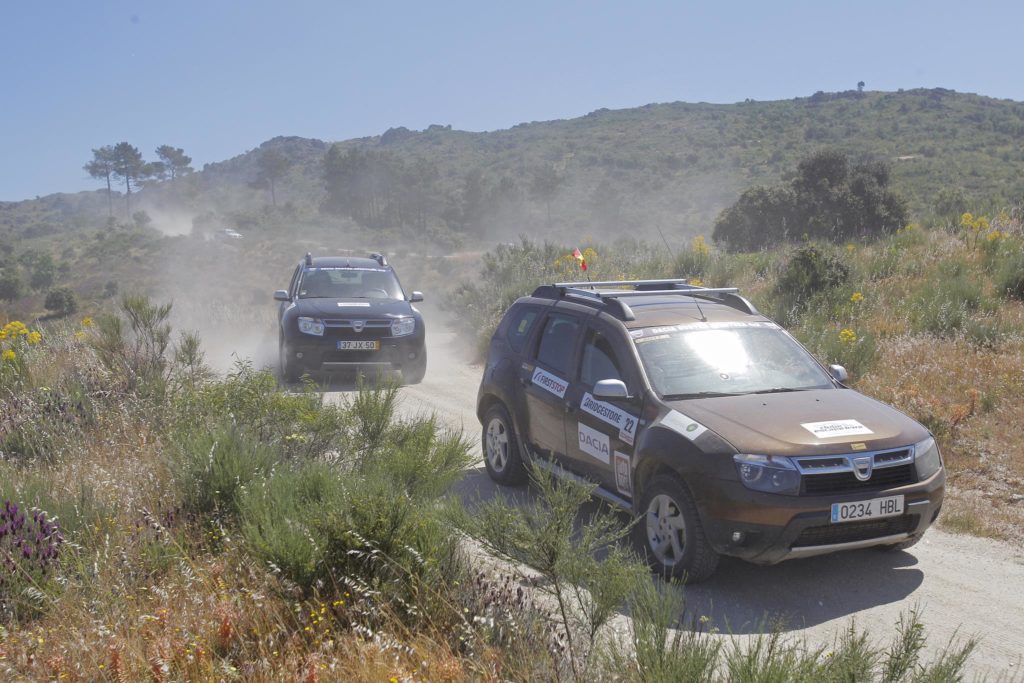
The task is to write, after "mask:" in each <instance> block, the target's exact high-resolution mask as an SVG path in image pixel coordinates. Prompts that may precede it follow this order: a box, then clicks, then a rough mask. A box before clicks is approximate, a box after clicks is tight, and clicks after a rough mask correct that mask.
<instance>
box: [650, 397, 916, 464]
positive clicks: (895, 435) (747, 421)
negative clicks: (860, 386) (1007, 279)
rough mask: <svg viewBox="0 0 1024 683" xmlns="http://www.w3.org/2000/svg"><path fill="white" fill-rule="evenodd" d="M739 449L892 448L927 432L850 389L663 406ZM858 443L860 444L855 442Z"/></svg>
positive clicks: (835, 450)
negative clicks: (677, 412) (681, 414)
mask: <svg viewBox="0 0 1024 683" xmlns="http://www.w3.org/2000/svg"><path fill="white" fill-rule="evenodd" d="M668 405H669V406H671V407H672V408H673V409H675V410H677V411H679V412H681V413H683V414H684V415H686V416H687V417H690V418H692V419H693V420H696V421H697V422H699V423H701V424H702V425H704V426H705V427H707V428H708V429H710V430H712V431H714V432H716V433H717V434H718V435H719V436H721V437H722V438H723V439H725V440H726V441H728V442H729V443H730V444H731V445H732V446H733V447H734V448H736V450H737V451H738V452H740V453H756V454H766V455H813V454H831V453H849V452H851V451H856V450H879V449H885V448H897V447H900V446H906V445H909V444H912V443H916V442H918V441H920V440H921V439H924V438H925V437H927V436H928V431H927V430H926V429H925V428H924V427H922V426H921V425H920V424H919V423H917V422H916V421H914V420H912V419H911V418H909V417H907V416H906V415H904V414H903V413H901V412H900V411H898V410H896V409H895V408H892V407H890V406H887V405H885V404H884V403H880V402H878V401H875V400H874V399H871V398H868V397H867V396H865V395H863V394H860V393H858V392H856V391H853V390H852V389H820V390H812V391H793V392H785V393H777V394H747V395H744V396H723V397H718V398H702V399H688V400H685V401H672V402H670V403H669V404H668ZM861 444H863V445H861Z"/></svg>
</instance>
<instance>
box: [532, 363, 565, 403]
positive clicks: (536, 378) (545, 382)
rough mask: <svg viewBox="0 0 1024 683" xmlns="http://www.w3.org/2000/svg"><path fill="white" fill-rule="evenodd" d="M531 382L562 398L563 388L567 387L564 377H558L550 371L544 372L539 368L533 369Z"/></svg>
mask: <svg viewBox="0 0 1024 683" xmlns="http://www.w3.org/2000/svg"><path fill="white" fill-rule="evenodd" d="M533 383H534V384H536V385H537V386H539V387H540V388H541V389H544V390H546V391H550V392H551V393H552V394H554V395H555V396H557V397H558V398H563V397H564V396H565V390H566V389H568V388H569V384H568V382H566V381H565V380H564V379H559V378H558V377H555V376H554V375H552V374H551V373H550V372H545V371H544V370H541V369H540V368H537V369H536V370H534V371H533Z"/></svg>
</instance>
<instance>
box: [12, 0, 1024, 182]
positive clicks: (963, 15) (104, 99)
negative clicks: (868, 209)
mask: <svg viewBox="0 0 1024 683" xmlns="http://www.w3.org/2000/svg"><path fill="white" fill-rule="evenodd" d="M1022 25H1024V3H1021V2H1019V0H1018V1H1009V0H1008V1H1005V2H991V3H989V2H970V3H969V2H963V1H962V0H958V1H955V2H954V1H948V0H931V1H924V0H913V1H906V2H901V1H900V0H886V1H875V0H858V1H857V2H832V1H829V0H815V1H807V2H789V1H782V0H778V1H776V2H763V1H749V2H726V1H720V2H703V3H688V2H673V3H668V2H639V1H638V2H614V3H611V2H528V1H517V2H481V1H480V0H476V1H475V2H443V1H438V0H435V1H434V2H423V1H422V0H421V1H419V2H408V3H406V2H400V3H399V2H380V1H378V2H340V1H339V2H327V1H323V2H304V1H301V0H295V1H292V2H288V3H284V2H280V3H272V2H259V1H251V2H237V3H232V2H226V1H215V0H203V1H196V2H194V1H191V0H175V1H174V2H155V1H154V2H138V1H134V2H133V1H128V0H126V1H124V2H74V1H72V0H66V1H64V2H59V1H55V2H20V3H14V2H9V3H4V4H3V5H2V7H0V84H2V87H0V160H2V164H0V200H6V201H10V200H17V199H24V198H29V197H33V196H36V195H44V194H48V193H51V192H57V191H77V190H82V189H92V188H96V187H98V184H97V183H96V182H95V181H93V180H91V179H90V178H88V177H87V176H86V174H85V173H84V172H83V171H82V170H81V167H82V165H83V164H84V163H85V162H86V161H87V160H88V159H89V158H90V156H91V152H90V150H91V149H92V148H93V147H98V146H101V145H104V144H113V143H116V142H119V141H121V140H128V141H129V142H131V143H132V144H135V145H137V146H138V147H139V148H140V149H141V150H142V152H143V154H144V155H146V156H147V158H151V157H153V156H154V154H153V150H154V149H155V148H156V147H157V146H158V145H161V144H165V143H166V144H172V145H174V146H178V147H183V148H184V149H185V151H186V152H187V153H188V154H190V155H191V156H192V157H193V159H194V160H195V165H196V166H197V168H199V167H201V166H202V164H203V163H206V162H212V161H220V160H223V159H226V158H229V157H231V156H234V155H236V154H240V153H242V152H244V151H246V150H248V149H252V148H253V147H256V146H258V145H259V144H260V143H261V142H263V141H264V140H267V139H269V138H271V137H274V136H276V135H301V136H306V137H317V138H321V139H325V140H342V139H347V138H351V137H360V136H365V135H375V134H379V133H381V132H383V131H384V130H386V129H387V128H389V127H392V126H407V127H409V128H416V129H420V128H424V127H426V126H427V125H430V124H432V123H439V124H451V125H452V126H453V127H454V128H461V129H466V130H494V129H498V128H506V127H508V126H511V125H514V124H516V123H519V122H522V121H542V120H547V119H553V118H568V117H574V116H579V115H582V114H585V113H587V112H589V111H593V110H594V109H599V108H601V107H608V108H613V109H614V108H621V107H631V106H637V105H642V104H646V103H649V102H669V101H678V100H681V101H690V102H697V101H702V102H736V101H740V100H743V99H745V98H747V97H751V98H754V99H757V100H769V99H784V98H790V97H796V96H806V95H810V94H811V93H813V92H815V91H816V90H845V89H849V88H853V87H855V86H856V83H857V81H860V80H863V81H865V82H866V83H867V88H868V89H869V90H896V89H898V88H914V87H936V86H939V87H945V88H952V89H955V90H958V91H963V92H976V93H979V94H984V95H990V96H993V97H1001V98H1012V99H1016V100H1024V74H1022V72H1021V65H1022V63H1024V60H1022V58H1021V56H1020V51H1019V40H1020V39H1019V33H1018V32H1019V30H1020V27H1021V26H1022Z"/></svg>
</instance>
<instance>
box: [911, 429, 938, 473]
mask: <svg viewBox="0 0 1024 683" xmlns="http://www.w3.org/2000/svg"><path fill="white" fill-rule="evenodd" d="M914 462H915V463H916V464H917V478H918V479H927V478H928V477H930V476H932V475H933V474H935V473H936V472H938V471H939V468H941V467H942V456H941V455H939V445H938V444H937V443H935V439H933V438H932V437H930V436H929V437H928V438H927V439H925V440H924V441H921V442H919V443H916V444H914Z"/></svg>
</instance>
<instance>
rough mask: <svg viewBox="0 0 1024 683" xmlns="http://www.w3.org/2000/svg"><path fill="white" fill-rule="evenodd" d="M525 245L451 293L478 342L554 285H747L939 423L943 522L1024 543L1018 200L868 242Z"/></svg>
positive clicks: (806, 339) (758, 298)
mask: <svg viewBox="0 0 1024 683" xmlns="http://www.w3.org/2000/svg"><path fill="white" fill-rule="evenodd" d="M575 246H576V245H571V244H570V245H563V244H556V243H550V242H547V243H537V242H533V241H530V240H523V241H521V242H520V243H518V244H515V245H504V246H500V247H498V248H497V249H495V250H494V251H492V252H490V253H488V254H487V255H485V256H484V257H483V265H482V267H481V269H480V272H479V274H478V276H477V277H475V278H473V279H472V280H468V281H466V282H464V283H463V284H461V285H460V286H459V287H458V288H457V289H456V291H455V294H454V295H453V297H452V299H451V303H450V308H451V310H452V311H458V312H459V317H458V320H459V321H460V322H461V323H462V324H463V331H464V332H465V334H466V335H475V337H476V339H477V348H478V352H479V353H481V354H482V353H483V351H484V349H485V348H486V344H487V343H488V340H489V339H490V336H491V334H492V333H493V330H494V328H495V326H496V324H497V322H498V320H499V319H500V316H501V314H502V312H504V310H505V309H506V308H507V307H508V305H509V304H510V303H511V302H512V301H514V300H515V299H516V298H517V297H519V296H523V295H525V294H528V293H529V292H531V291H532V290H533V289H534V287H536V286H537V285H539V284H543V283H551V282H556V281H580V282H586V280H587V278H588V276H589V278H590V279H592V280H595V281H596V280H607V279H644V278H665V277H684V278H688V279H689V281H690V282H691V283H693V284H703V285H706V286H711V287H721V286H738V287H739V288H740V290H741V293H742V294H743V295H744V296H746V297H748V298H749V299H751V300H752V301H753V303H754V304H755V305H756V306H757V307H758V309H759V310H761V311H762V312H764V313H765V314H766V315H768V316H769V317H771V318H773V319H775V320H777V321H778V322H779V323H780V324H782V325H785V326H786V327H787V328H789V329H790V330H791V331H792V332H793V333H794V334H795V335H796V336H797V338H799V339H800V341H802V342H803V343H804V344H805V345H806V346H807V347H808V349H809V350H810V351H811V352H813V353H814V354H815V355H816V356H817V358H818V359H819V360H821V361H822V362H823V363H825V364H830V363H839V364H842V365H844V366H845V367H846V368H847V370H849V371H850V374H851V382H852V385H853V386H854V387H855V388H857V389H859V390H861V391H863V392H865V393H867V394H868V395H871V396H874V397H875V398H878V399H880V400H882V401H885V402H887V403H890V404H892V405H894V406H896V407H897V408H899V409H901V410H903V411H905V412H907V413H908V414H910V415H911V416H912V417H914V418H915V419H917V420H919V421H920V422H922V423H923V424H925V425H926V426H927V427H928V428H929V429H931V430H932V431H933V432H934V433H935V435H936V437H937V438H938V439H939V442H940V444H941V447H942V452H943V455H944V457H945V461H946V465H947V469H948V474H949V488H948V489H947V503H946V506H945V507H944V510H943V515H942V516H941V517H940V522H941V525H942V526H944V527H945V528H947V529H950V530H954V531H967V532H970V533H974V534H979V535H984V536H993V537H997V538H1003V539H1011V540H1014V541H1015V542H1016V543H1018V544H1019V543H1022V542H1024V535H1022V531H1021V530H1022V529H1024V457H1021V455H1020V453H1019V447H1018V446H1019V438H1018V435H1017V433H1016V425H1019V424H1021V423H1022V422H1024V412H1022V411H1024V408H1022V406H1021V403H1020V401H1019V400H1017V397H1019V396H1021V395H1024V285H1022V278H1024V231H1022V215H1021V209H1020V208H1008V209H997V210H996V211H993V212H992V213H990V214H988V215H972V214H970V213H964V214H962V215H960V216H957V217H955V218H952V217H951V218H950V219H948V220H935V221H933V222H932V223H931V224H929V225H923V224H918V223H911V224H908V225H906V226H903V227H901V228H900V229H898V230H896V231H895V232H894V233H893V234H891V235H888V236H883V237H881V238H878V239H875V240H871V241H861V240H856V241H848V242H840V243H838V244H835V243H830V242H805V243H802V244H799V243H798V244H795V245H792V246H784V247H780V248H776V249H772V250H763V251H755V252H736V253H733V252H727V251H724V250H719V249H716V248H712V247H711V246H710V245H709V243H708V242H707V241H705V240H704V238H703V237H697V238H695V239H694V240H692V242H691V243H690V244H689V245H686V246H685V247H684V248H682V249H681V250H679V251H677V252H674V253H673V252H670V251H669V249H668V248H666V247H664V246H661V245H656V244H649V243H642V242H641V243H638V242H635V241H627V240H622V241H618V242H615V243H591V244H581V245H579V246H580V247H581V248H582V252H583V254H584V255H585V257H586V262H587V264H588V270H587V271H586V273H584V272H582V271H581V270H580V269H579V267H578V265H577V263H576V261H575V259H573V258H572V257H571V255H570V254H571V252H572V250H573V248H574V247H575Z"/></svg>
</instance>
